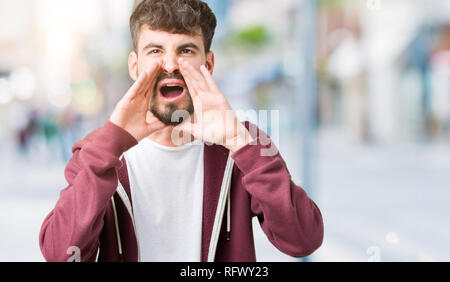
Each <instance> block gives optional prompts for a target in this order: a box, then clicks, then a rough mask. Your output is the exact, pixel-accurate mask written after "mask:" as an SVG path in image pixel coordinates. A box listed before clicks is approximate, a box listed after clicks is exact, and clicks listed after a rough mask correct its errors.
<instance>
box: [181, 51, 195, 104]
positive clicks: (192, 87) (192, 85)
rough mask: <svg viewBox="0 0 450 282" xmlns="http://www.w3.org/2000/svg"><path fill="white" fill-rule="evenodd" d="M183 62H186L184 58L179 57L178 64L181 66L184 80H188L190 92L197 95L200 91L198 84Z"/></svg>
mask: <svg viewBox="0 0 450 282" xmlns="http://www.w3.org/2000/svg"><path fill="white" fill-rule="evenodd" d="M183 63H184V60H183V59H182V58H180V59H178V64H179V66H180V72H181V75H182V76H183V78H184V81H185V82H186V85H187V87H188V89H189V93H190V94H191V96H192V97H195V96H197V91H198V88H197V85H196V84H195V83H194V81H193V79H192V76H191V74H190V72H189V71H188V70H187V69H186V68H185V67H183Z"/></svg>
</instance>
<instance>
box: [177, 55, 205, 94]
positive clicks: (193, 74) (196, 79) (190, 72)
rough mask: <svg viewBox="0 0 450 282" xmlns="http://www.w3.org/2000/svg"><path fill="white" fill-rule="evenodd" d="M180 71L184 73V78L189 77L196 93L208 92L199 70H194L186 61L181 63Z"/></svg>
mask: <svg viewBox="0 0 450 282" xmlns="http://www.w3.org/2000/svg"><path fill="white" fill-rule="evenodd" d="M181 69H182V70H184V71H185V74H186V76H188V77H189V80H190V81H191V84H193V86H194V87H195V88H196V90H197V92H199V91H207V90H209V88H208V84H207V83H206V80H205V78H204V77H203V75H202V74H201V72H200V71H199V70H196V69H195V68H194V67H193V66H192V65H191V64H190V63H189V62H188V61H183V62H182V64H181Z"/></svg>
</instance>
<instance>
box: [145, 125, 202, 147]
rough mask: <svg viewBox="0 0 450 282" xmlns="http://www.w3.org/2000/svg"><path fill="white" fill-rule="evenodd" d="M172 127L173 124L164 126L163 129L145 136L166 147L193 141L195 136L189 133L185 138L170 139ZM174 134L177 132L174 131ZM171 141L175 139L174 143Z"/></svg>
mask: <svg viewBox="0 0 450 282" xmlns="http://www.w3.org/2000/svg"><path fill="white" fill-rule="evenodd" d="M173 128H174V126H173V125H169V126H166V127H164V128H163V129H161V130H158V131H156V132H154V133H152V134H150V135H149V136H148V137H147V138H149V139H150V140H152V141H153V142H156V143H158V144H160V145H163V146H167V147H179V146H183V145H185V144H188V143H191V142H193V141H194V139H195V138H194V137H193V136H192V135H190V134H189V137H188V138H186V137H185V138H177V139H179V140H172V133H173ZM174 134H177V133H174ZM180 134H181V133H180ZM184 134H186V133H184ZM177 136H178V135H177ZM181 136H182V135H181ZM173 141H176V142H175V143H176V144H174V142H173ZM180 142H181V144H179V143H180Z"/></svg>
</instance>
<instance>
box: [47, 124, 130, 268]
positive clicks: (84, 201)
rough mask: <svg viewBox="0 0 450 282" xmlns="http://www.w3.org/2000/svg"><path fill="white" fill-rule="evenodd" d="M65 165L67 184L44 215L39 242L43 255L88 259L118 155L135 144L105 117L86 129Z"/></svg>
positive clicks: (96, 240) (96, 241)
mask: <svg viewBox="0 0 450 282" xmlns="http://www.w3.org/2000/svg"><path fill="white" fill-rule="evenodd" d="M77 144H79V147H77V148H75V149H74V150H73V151H74V154H73V156H72V158H71V159H70V161H69V162H68V164H67V165H66V168H65V177H66V180H67V182H68V186H67V187H66V188H65V189H64V190H62V192H61V193H60V198H59V200H58V202H57V203H56V206H55V207H54V209H53V210H52V211H51V212H50V213H49V214H48V216H47V217H46V218H45V220H44V222H43V224H42V227H41V231H40V234H39V244H40V248H41V251H42V254H43V256H44V258H45V259H46V260H47V261H68V260H69V261H70V260H76V261H93V260H95V257H96V254H97V248H98V245H99V236H100V232H101V230H102V228H103V217H104V215H105V212H106V207H107V205H108V202H109V201H110V199H111V197H112V196H113V195H114V193H115V191H116V188H117V184H118V176H117V170H116V169H117V168H119V167H121V165H122V162H121V161H120V159H119V158H120V156H121V155H122V153H123V152H125V151H127V150H128V149H130V148H131V147H133V146H134V145H136V144H137V141H136V139H135V138H134V137H133V136H132V135H130V134H129V133H128V132H127V131H125V130H124V129H122V128H120V127H118V126H116V125H115V124H113V123H111V122H110V121H107V122H106V124H105V125H104V126H103V127H101V128H100V129H97V130H96V131H95V133H94V134H90V135H89V136H88V137H87V138H85V139H84V140H83V141H82V142H78V143H77Z"/></svg>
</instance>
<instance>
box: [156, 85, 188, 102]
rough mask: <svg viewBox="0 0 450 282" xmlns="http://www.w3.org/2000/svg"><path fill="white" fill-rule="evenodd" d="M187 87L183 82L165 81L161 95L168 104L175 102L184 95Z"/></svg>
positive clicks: (161, 86)
mask: <svg viewBox="0 0 450 282" xmlns="http://www.w3.org/2000/svg"><path fill="white" fill-rule="evenodd" d="M184 90H185V85H184V83H183V82H181V81H178V80H177V81H176V82H175V81H165V82H163V83H162V84H161V85H160V87H159V93H160V95H161V96H162V98H163V99H164V100H165V101H167V102H172V101H175V100H177V99H179V98H181V97H182V96H183V94H184V92H185V91H184Z"/></svg>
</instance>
